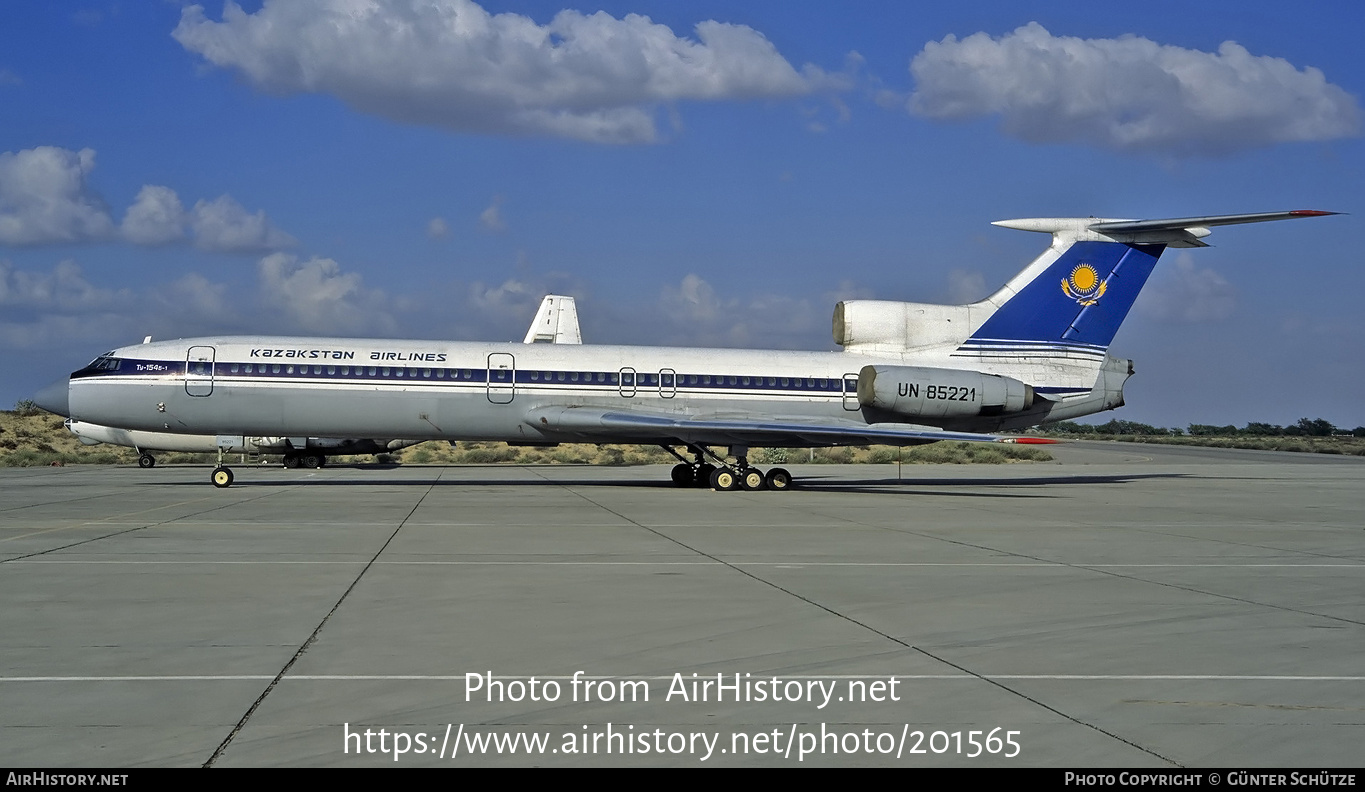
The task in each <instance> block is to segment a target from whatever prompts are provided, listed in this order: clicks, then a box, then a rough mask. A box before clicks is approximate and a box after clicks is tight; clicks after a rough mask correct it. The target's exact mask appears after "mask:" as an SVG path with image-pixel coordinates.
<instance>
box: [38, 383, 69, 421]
mask: <svg viewBox="0 0 1365 792" xmlns="http://www.w3.org/2000/svg"><path fill="white" fill-rule="evenodd" d="M70 393H71V381H70V380H66V379H64V380H58V381H57V382H54V383H52V384H51V385H48V386H47V387H46V388H43V389H42V390H40V391H38V394H37V395H36V396H34V397H33V403H34V404H36V405H38V406H39V407H42V408H43V409H44V410H47V411H48V412H50V413H56V414H58V415H65V416H66V417H68V418H69V417H71V408H70V406H69V396H70Z"/></svg>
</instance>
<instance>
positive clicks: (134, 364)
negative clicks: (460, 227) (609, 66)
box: [71, 358, 853, 396]
mask: <svg viewBox="0 0 1365 792" xmlns="http://www.w3.org/2000/svg"><path fill="white" fill-rule="evenodd" d="M115 362H116V365H114V366H112V367H110V366H108V365H104V366H101V367H98V368H97V367H93V366H92V367H88V368H85V369H82V370H81V371H77V372H75V373H73V374H72V375H71V378H72V379H88V378H92V377H112V378H118V379H125V380H126V379H133V380H149V379H150V380H159V379H167V380H174V381H179V380H183V379H185V378H186V377H187V376H188V377H189V378H192V379H203V380H207V379H208V378H209V377H210V376H212V378H213V380H214V382H216V383H223V384H227V383H268V382H308V383H310V384H311V383H335V384H363V383H386V384H404V385H441V384H446V383H449V384H453V385H479V386H483V385H492V386H498V385H506V386H511V385H512V384H513V383H515V384H516V385H517V386H518V387H519V388H527V389H560V388H564V389H570V388H578V389H585V388H591V389H594V390H600V391H603V392H611V393H616V392H618V391H620V390H621V389H622V388H625V389H627V390H629V389H631V388H634V389H635V390H636V391H637V392H639V393H641V394H646V393H650V392H657V391H659V390H660V389H663V390H666V391H670V390H676V391H677V392H680V393H698V392H731V393H733V392H741V393H745V392H766V393H776V394H777V395H799V396H805V395H811V394H823V395H834V396H840V395H842V394H843V393H844V380H843V379H842V378H841V377H791V376H786V377H768V376H753V375H749V376H745V375H740V374H735V375H729V374H724V375H716V374H686V373H683V374H677V373H675V374H672V375H671V376H672V384H668V383H667V381H666V380H664V381H661V380H663V378H664V377H665V376H668V375H663V374H660V373H658V372H656V371H639V372H636V373H634V374H632V375H628V376H630V379H628V380H626V381H625V382H624V384H623V382H622V377H623V375H622V373H621V372H620V371H619V370H618V371H567V370H549V371H547V370H541V369H519V370H517V371H515V372H513V371H499V370H496V369H495V370H493V371H492V372H491V373H492V376H491V378H490V376H489V374H490V372H489V371H488V370H487V369H485V368H444V367H440V368H438V367H426V366H416V367H413V366H409V367H403V366H364V365H361V366H354V365H336V364H322V365H319V364H315V363H309V364H307V365H303V364H296V363H231V362H219V363H217V364H215V365H214V366H213V368H212V371H210V367H209V365H208V364H194V363H192V364H189V365H188V366H187V365H186V364H185V363H182V362H178V361H170V362H168V361H164V360H137V359H131V358H124V359H118V360H116V361H115ZM248 367H249V368H250V371H248V370H247V369H248ZM371 372H373V373H371ZM499 375H503V378H499ZM848 391H849V392H852V391H853V389H852V388H851V387H850V388H848Z"/></svg>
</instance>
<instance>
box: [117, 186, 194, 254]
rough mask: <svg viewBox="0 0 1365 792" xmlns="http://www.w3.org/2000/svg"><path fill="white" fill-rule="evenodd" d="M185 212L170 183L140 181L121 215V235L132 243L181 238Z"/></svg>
mask: <svg viewBox="0 0 1365 792" xmlns="http://www.w3.org/2000/svg"><path fill="white" fill-rule="evenodd" d="M188 220H189V216H188V215H187V214H186V213H185V206H184V205H183V204H181V203H180V196H178V195H176V194H175V190H172V189H171V188H170V187H161V186H158V185H155V184H144V185H143V186H142V189H141V190H139V191H138V194H137V199H136V200H134V201H133V205H132V206H130V207H128V211H127V213H125V214H124V215H123V225H122V230H123V237H124V239H127V240H128V241H129V242H132V243H133V244H135V245H164V244H167V243H169V242H177V241H179V240H181V239H184V238H185V223H186V222H187V221H188Z"/></svg>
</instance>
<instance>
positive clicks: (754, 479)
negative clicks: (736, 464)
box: [739, 468, 768, 492]
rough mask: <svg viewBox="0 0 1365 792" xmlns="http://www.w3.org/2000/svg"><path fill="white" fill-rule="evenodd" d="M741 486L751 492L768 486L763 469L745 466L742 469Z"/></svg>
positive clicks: (740, 474) (740, 475)
mask: <svg viewBox="0 0 1365 792" xmlns="http://www.w3.org/2000/svg"><path fill="white" fill-rule="evenodd" d="M739 486H741V487H743V488H744V489H745V490H747V491H749V492H758V491H759V490H762V489H767V488H768V485H767V483H766V482H764V480H763V471H761V470H759V469H758V468H745V469H744V470H742V471H740V473H739Z"/></svg>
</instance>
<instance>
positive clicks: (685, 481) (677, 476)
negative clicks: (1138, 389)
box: [671, 462, 697, 487]
mask: <svg viewBox="0 0 1365 792" xmlns="http://www.w3.org/2000/svg"><path fill="white" fill-rule="evenodd" d="M671 475H672V476H673V484H674V485H675V486H678V487H690V486H692V485H693V484H695V483H697V477H696V476H695V475H694V474H693V472H692V466H691V465H689V464H687V463H686V462H679V463H678V464H676V465H674V466H673V472H672V474H671Z"/></svg>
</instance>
